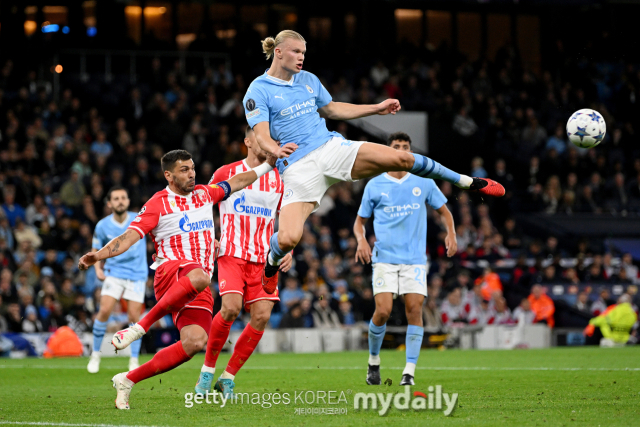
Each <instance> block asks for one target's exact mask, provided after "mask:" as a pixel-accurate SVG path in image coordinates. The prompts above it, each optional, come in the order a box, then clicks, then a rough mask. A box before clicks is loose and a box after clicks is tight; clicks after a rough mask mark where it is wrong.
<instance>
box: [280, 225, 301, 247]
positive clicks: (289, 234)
mask: <svg viewBox="0 0 640 427" xmlns="http://www.w3.org/2000/svg"><path fill="white" fill-rule="evenodd" d="M301 238H302V231H298V230H295V231H291V230H287V231H285V230H281V231H279V232H278V245H279V246H280V249H282V250H283V251H286V252H288V251H290V250H292V249H293V248H295V247H296V245H297V244H298V242H299V241H300V239H301Z"/></svg>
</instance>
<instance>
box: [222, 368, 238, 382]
mask: <svg viewBox="0 0 640 427" xmlns="http://www.w3.org/2000/svg"><path fill="white" fill-rule="evenodd" d="M235 377H236V376H235V375H231V374H230V373H229V372H227V371H226V370H225V371H224V372H223V373H222V375H220V379H222V380H231V381H233V379H234V378H235Z"/></svg>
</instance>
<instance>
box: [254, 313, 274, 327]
mask: <svg viewBox="0 0 640 427" xmlns="http://www.w3.org/2000/svg"><path fill="white" fill-rule="evenodd" d="M269 317H271V316H270V313H258V314H254V315H252V316H251V321H252V323H253V324H254V325H253V326H254V327H255V328H256V329H258V330H263V329H264V328H265V327H266V326H267V323H268V322H269Z"/></svg>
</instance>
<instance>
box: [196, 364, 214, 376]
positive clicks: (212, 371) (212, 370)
mask: <svg viewBox="0 0 640 427" xmlns="http://www.w3.org/2000/svg"><path fill="white" fill-rule="evenodd" d="M200 372H208V373H210V374H211V375H213V374H215V373H216V368H210V367H208V366H206V365H202V369H200Z"/></svg>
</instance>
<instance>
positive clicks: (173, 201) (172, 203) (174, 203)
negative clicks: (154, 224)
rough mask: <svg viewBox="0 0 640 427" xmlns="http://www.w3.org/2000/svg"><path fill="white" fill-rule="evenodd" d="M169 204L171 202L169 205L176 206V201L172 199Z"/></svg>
mask: <svg viewBox="0 0 640 427" xmlns="http://www.w3.org/2000/svg"><path fill="white" fill-rule="evenodd" d="M170 204H171V206H173V207H174V208H175V207H176V201H175V200H172V201H171V203H170Z"/></svg>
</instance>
